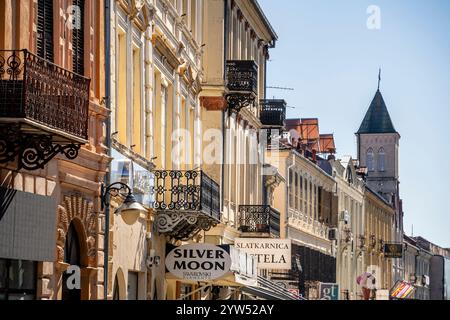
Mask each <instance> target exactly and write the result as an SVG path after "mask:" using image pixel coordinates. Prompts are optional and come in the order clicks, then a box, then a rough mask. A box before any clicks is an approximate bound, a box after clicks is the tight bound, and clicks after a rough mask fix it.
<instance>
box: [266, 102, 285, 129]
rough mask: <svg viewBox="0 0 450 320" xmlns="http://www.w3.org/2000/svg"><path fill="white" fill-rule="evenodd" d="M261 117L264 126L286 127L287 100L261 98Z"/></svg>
mask: <svg viewBox="0 0 450 320" xmlns="http://www.w3.org/2000/svg"><path fill="white" fill-rule="evenodd" d="M259 104H260V119H261V123H262V124H263V125H264V126H267V127H272V128H284V126H285V122H286V101H284V100H281V99H271V100H261V101H260V103H259Z"/></svg>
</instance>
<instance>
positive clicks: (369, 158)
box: [366, 148, 375, 171]
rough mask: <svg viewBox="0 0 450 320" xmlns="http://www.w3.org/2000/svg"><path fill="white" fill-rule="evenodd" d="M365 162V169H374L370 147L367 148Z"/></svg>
mask: <svg viewBox="0 0 450 320" xmlns="http://www.w3.org/2000/svg"><path fill="white" fill-rule="evenodd" d="M366 163H367V169H368V170H369V171H374V170H375V168H374V165H373V150H372V148H370V149H369V150H367V158H366Z"/></svg>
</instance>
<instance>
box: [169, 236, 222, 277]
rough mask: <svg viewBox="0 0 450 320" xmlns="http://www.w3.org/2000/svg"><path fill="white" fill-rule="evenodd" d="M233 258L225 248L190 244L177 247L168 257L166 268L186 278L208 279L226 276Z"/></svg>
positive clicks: (177, 275) (175, 274)
mask: <svg viewBox="0 0 450 320" xmlns="http://www.w3.org/2000/svg"><path fill="white" fill-rule="evenodd" d="M230 267H231V258H230V255H229V254H228V252H227V251H225V250H224V249H223V248H221V247H218V246H215V245H211V244H188V245H185V246H181V247H177V248H175V249H173V250H172V251H170V252H169V254H168V255H167V257H166V268H167V270H168V271H169V272H170V273H171V274H173V275H174V276H176V277H178V278H180V279H184V280H194V281H208V280H214V279H217V278H220V277H222V276H224V275H225V274H226V273H227V272H228V271H230Z"/></svg>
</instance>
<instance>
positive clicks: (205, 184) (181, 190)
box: [153, 170, 220, 221]
mask: <svg viewBox="0 0 450 320" xmlns="http://www.w3.org/2000/svg"><path fill="white" fill-rule="evenodd" d="M154 174H155V186H154V187H153V189H154V208H155V209H156V210H160V211H178V212H180V211H186V212H201V213H203V214H205V215H208V216H210V217H212V218H214V219H216V220H218V221H220V189H219V185H218V184H217V183H216V182H215V181H214V180H212V179H211V178H210V177H209V176H208V175H206V174H205V173H204V172H203V171H198V170H193V171H192V170H191V171H180V170H157V171H154Z"/></svg>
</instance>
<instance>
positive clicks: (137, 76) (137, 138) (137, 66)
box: [132, 47, 142, 154]
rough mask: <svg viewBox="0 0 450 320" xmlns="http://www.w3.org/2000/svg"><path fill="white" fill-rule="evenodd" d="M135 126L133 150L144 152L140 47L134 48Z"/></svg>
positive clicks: (133, 129)
mask: <svg viewBox="0 0 450 320" xmlns="http://www.w3.org/2000/svg"><path fill="white" fill-rule="evenodd" d="M132 59H133V126H132V127H133V128H132V139H133V140H132V145H133V146H134V147H133V151H135V152H137V153H139V154H140V153H141V152H142V143H141V134H142V128H141V109H142V108H141V88H142V79H141V62H140V61H141V50H140V48H138V47H135V48H133V57H132Z"/></svg>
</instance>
